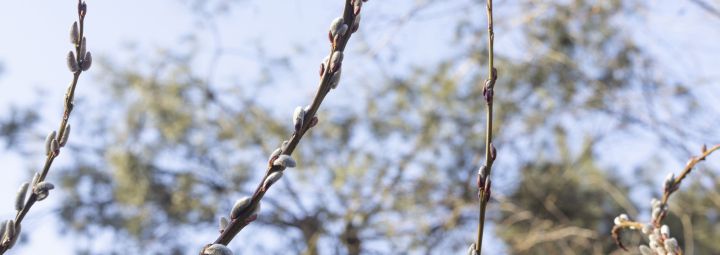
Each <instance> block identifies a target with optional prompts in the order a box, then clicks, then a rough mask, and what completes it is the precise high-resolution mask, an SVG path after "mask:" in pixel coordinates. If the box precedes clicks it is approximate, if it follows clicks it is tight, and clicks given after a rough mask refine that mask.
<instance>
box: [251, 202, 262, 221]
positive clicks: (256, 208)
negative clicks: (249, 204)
mask: <svg viewBox="0 0 720 255" xmlns="http://www.w3.org/2000/svg"><path fill="white" fill-rule="evenodd" d="M260 205H261V203H260V202H258V204H257V206H255V209H253V211H252V212H251V213H250V216H256V217H257V215H258V214H259V213H260ZM248 218H249V217H248Z"/></svg>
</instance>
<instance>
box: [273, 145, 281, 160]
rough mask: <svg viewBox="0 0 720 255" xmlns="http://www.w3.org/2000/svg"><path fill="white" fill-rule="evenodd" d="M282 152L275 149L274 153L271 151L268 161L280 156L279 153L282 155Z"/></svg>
mask: <svg viewBox="0 0 720 255" xmlns="http://www.w3.org/2000/svg"><path fill="white" fill-rule="evenodd" d="M282 151H283V149H282V148H277V149H276V150H275V151H273V153H272V154H270V159H272V158H273V157H275V156H280V153H282Z"/></svg>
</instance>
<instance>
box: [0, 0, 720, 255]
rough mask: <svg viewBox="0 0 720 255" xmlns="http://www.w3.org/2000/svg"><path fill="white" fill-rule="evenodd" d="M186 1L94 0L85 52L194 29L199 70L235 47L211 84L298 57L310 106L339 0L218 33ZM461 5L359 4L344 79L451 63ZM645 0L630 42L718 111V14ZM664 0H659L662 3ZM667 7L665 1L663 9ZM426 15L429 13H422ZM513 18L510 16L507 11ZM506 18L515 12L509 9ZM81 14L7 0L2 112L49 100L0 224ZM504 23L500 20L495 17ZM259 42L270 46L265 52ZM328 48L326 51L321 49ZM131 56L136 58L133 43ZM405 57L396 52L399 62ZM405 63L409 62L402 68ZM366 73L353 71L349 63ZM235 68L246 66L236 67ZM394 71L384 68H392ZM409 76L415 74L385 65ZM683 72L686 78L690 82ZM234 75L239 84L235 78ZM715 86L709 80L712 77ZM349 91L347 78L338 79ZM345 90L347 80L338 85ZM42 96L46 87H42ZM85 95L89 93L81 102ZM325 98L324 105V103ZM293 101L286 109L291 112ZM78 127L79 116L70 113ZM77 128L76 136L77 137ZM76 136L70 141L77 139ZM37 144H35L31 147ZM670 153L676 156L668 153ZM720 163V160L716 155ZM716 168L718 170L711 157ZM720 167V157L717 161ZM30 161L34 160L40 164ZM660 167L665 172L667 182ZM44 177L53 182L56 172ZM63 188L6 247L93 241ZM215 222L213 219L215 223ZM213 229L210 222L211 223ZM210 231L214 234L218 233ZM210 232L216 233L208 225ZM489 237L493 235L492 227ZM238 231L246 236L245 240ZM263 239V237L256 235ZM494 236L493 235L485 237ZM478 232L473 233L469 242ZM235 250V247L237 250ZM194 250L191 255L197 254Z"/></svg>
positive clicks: (116, 50) (115, 58)
mask: <svg viewBox="0 0 720 255" xmlns="http://www.w3.org/2000/svg"><path fill="white" fill-rule="evenodd" d="M181 2H182V1H173V0H157V1H140V0H125V1H92V0H90V1H88V6H89V7H88V16H87V18H86V27H85V36H86V37H87V40H88V50H89V51H91V52H92V53H93V56H94V58H95V59H96V61H99V59H102V58H106V59H108V60H109V61H111V62H114V63H116V64H129V63H132V61H133V59H134V58H136V57H137V56H138V55H143V56H147V57H148V58H151V59H152V58H153V56H157V54H158V49H162V48H169V49H174V50H177V51H180V52H184V50H185V49H187V48H188V47H190V44H189V43H188V42H187V40H185V39H184V38H186V36H187V35H189V34H191V33H193V32H198V31H201V32H199V33H198V35H200V37H199V38H198V41H197V42H199V45H201V50H200V54H199V56H198V59H197V61H195V62H194V65H195V66H197V67H198V68H200V70H203V71H200V72H199V73H205V72H206V71H204V70H206V69H208V67H207V66H208V63H209V62H210V59H211V56H212V52H213V49H214V48H215V47H216V46H217V43H218V42H220V43H221V44H222V46H223V47H225V48H227V52H229V53H228V54H227V55H225V56H223V58H222V59H221V60H220V61H219V62H218V64H217V65H218V67H217V71H216V73H215V74H214V75H213V76H212V82H213V83H216V84H219V85H220V86H223V85H224V86H230V85H232V84H236V82H237V83H240V84H249V83H251V82H253V81H255V80H257V79H258V74H257V73H259V70H258V69H257V68H258V67H257V65H254V64H253V63H254V62H253V61H255V59H257V58H258V57H259V56H261V55H262V56H269V57H282V56H285V55H289V56H291V60H290V61H291V64H292V66H293V68H295V69H294V70H293V71H292V72H289V73H281V74H278V77H279V78H278V80H279V83H281V84H280V85H279V86H280V88H281V89H282V91H283V93H282V94H281V95H279V96H280V98H282V99H283V100H281V101H285V103H286V104H287V106H288V107H285V106H282V107H283V108H279V109H278V110H277V111H278V112H279V113H280V114H286V115H288V114H291V112H292V107H291V106H294V105H304V104H307V102H309V100H310V99H311V97H312V95H313V94H314V92H315V87H316V86H317V66H318V64H319V63H320V61H321V60H322V58H323V57H324V56H325V55H326V54H327V49H328V47H327V38H326V36H325V35H326V33H327V29H328V27H329V24H330V21H331V20H332V19H333V18H335V17H336V16H338V15H339V14H340V13H341V12H342V1H329V0H321V1H274V0H273V1H252V2H243V3H242V4H239V5H238V6H236V7H235V8H233V9H232V12H231V14H229V15H222V16H217V17H216V18H215V19H214V20H215V22H216V24H217V29H218V30H217V31H219V35H220V37H219V38H220V39H219V40H217V39H218V38H217V37H215V34H214V33H212V32H210V31H212V29H207V27H206V25H207V24H209V23H207V21H208V19H201V18H202V16H201V15H199V14H197V13H193V12H192V10H191V8H190V7H189V5H188V4H186V3H181ZM460 2H464V1H448V4H447V5H440V4H436V5H433V6H431V7H429V8H428V9H427V10H425V12H420V14H418V15H416V16H414V17H413V18H415V19H416V20H413V18H411V22H410V23H399V22H400V21H402V20H403V19H402V17H403V15H407V13H408V12H409V11H410V10H411V9H412V7H413V6H415V4H414V1H409V0H403V1H376V0H371V1H369V2H368V3H366V5H365V6H364V7H363V23H362V24H361V29H360V33H359V34H358V35H357V36H354V37H353V38H352V40H351V42H350V44H349V47H348V51H347V53H346V57H345V62H344V63H343V70H344V71H343V80H344V83H342V84H343V85H348V84H350V85H351V84H353V80H358V79H372V78H367V77H372V72H373V71H377V70H373V69H372V68H364V66H363V65H364V64H363V61H369V60H371V59H373V57H375V55H374V54H376V53H377V54H378V56H377V57H378V58H381V59H384V61H387V62H397V63H413V64H415V65H418V66H427V67H432V65H431V63H435V62H436V61H437V60H440V59H443V58H444V56H448V55H451V56H452V55H455V54H458V50H457V49H453V48H452V47H451V46H450V44H449V43H450V42H451V41H452V36H453V34H454V31H453V29H452V26H453V25H454V24H455V23H454V22H455V20H454V18H453V17H452V15H450V14H448V13H449V12H448V11H449V10H450V11H451V10H452V9H453V8H458V7H460V6H462V5H461V4H459V3H460ZM495 2H496V4H495V6H496V7H495V10H496V11H497V12H503V7H504V6H507V7H508V8H506V10H507V9H509V8H512V7H511V6H510V5H511V3H509V2H511V1H495ZM650 2H651V3H648V7H649V8H648V12H647V13H641V14H638V15H639V16H642V17H644V18H645V20H642V19H639V18H637V17H629V18H628V20H627V23H628V25H629V26H636V27H637V29H636V30H634V31H636V32H637V33H633V35H632V36H633V37H634V38H637V40H638V42H640V43H641V44H643V45H645V46H649V47H648V49H649V50H650V51H651V52H652V53H653V55H654V56H656V57H657V58H658V59H659V60H660V63H661V64H662V65H663V66H664V67H666V69H667V70H670V71H673V72H674V73H678V74H679V75H681V76H680V77H679V78H681V79H688V83H690V84H692V83H693V82H694V80H690V79H691V78H696V77H703V78H705V80H703V81H702V82H703V83H705V84H706V85H704V86H703V87H701V88H697V89H696V90H694V91H693V93H700V94H704V95H705V98H706V99H707V102H709V104H710V105H711V107H714V108H715V109H720V107H719V104H718V103H717V102H718V99H720V98H718V95H719V93H718V92H720V89H719V87H720V86H718V85H720V82H717V81H714V80H717V79H718V78H720V71H718V67H720V43H718V42H720V30H718V29H717V28H718V27H720V17H715V16H710V15H709V14H707V13H706V12H704V11H701V10H699V9H698V8H697V7H695V6H694V5H692V4H690V3H689V2H690V1H662V2H663V3H656V1H650ZM658 2H659V1H658ZM660 4H662V5H660ZM423 14H424V15H423ZM478 14H479V15H482V16H478V19H479V20H478V21H477V22H474V23H475V24H485V20H486V18H485V16H484V13H482V12H478ZM506 14H507V13H506ZM506 16H507V15H506ZM76 19H77V12H76V2H75V1H70V0H66V1H57V0H53V1H51V0H44V1H2V2H1V3H0V32H2V34H3V35H2V36H1V37H0V65H2V66H3V67H4V68H3V71H2V73H0V91H2V92H0V117H2V118H5V117H7V116H8V114H9V112H10V107H11V106H30V105H34V104H35V103H37V102H41V103H42V104H41V106H42V109H41V110H40V111H39V112H40V114H41V120H40V122H39V124H38V125H37V127H43V128H44V129H43V130H34V132H35V133H36V134H37V136H36V137H32V138H31V137H28V140H27V141H21V142H23V143H27V144H29V145H33V146H36V147H37V148H36V149H34V151H35V153H34V154H33V155H31V156H30V157H29V159H31V160H28V158H24V157H22V156H21V155H18V154H17V153H14V152H12V151H8V150H6V149H5V148H4V146H3V147H0V162H2V165H1V166H0V173H2V176H3V178H0V194H2V195H0V220H5V219H11V218H14V216H15V211H14V209H13V207H12V205H13V198H14V194H15V192H16V190H17V187H18V186H19V185H20V183H22V182H26V181H29V180H30V176H31V174H30V172H29V171H28V169H38V170H37V171H39V170H40V169H41V167H42V164H43V163H44V157H42V153H43V148H42V144H43V140H44V136H45V135H46V134H47V133H49V132H50V131H51V130H52V129H56V128H57V127H58V126H59V124H60V121H61V119H60V117H61V114H62V97H63V94H64V90H65V88H66V86H67V84H68V83H69V82H70V81H71V79H72V74H71V73H70V72H69V71H68V70H67V67H66V64H65V55H66V54H67V52H68V51H69V50H71V48H72V46H71V45H70V43H69V42H68V41H69V39H68V32H69V28H70V25H71V24H72V22H73V21H75V20H76ZM496 22H500V23H501V22H502V21H496ZM513 22H518V20H510V21H509V22H508V23H509V24H505V28H507V29H516V27H514V26H513ZM497 29H498V28H496V38H497V42H498V43H497V44H496V51H503V47H502V46H503V45H508V48H509V49H508V50H507V52H509V53H508V55H515V56H518V57H521V56H522V53H521V52H514V51H513V49H512V48H513V47H512V45H513V44H514V43H517V41H514V40H518V39H521V38H512V37H511V36H506V35H510V34H512V33H510V32H508V33H505V31H502V30H497ZM258 45H262V49H263V50H262V51H259V50H258V49H259V48H258ZM318 45H321V46H318ZM128 48H132V49H134V52H133V53H132V54H128V52H130V51H128V50H127V49H128ZM394 54H397V55H398V56H400V57H397V59H392V56H393V55H394ZM397 66H402V65H397ZM353 68H355V70H358V71H357V72H355V73H353V72H350V71H348V70H354V69H353ZM238 70H242V71H241V72H238ZM93 71H96V70H94V69H91V70H90V71H89V72H87V73H83V75H82V76H81V77H80V82H79V85H78V91H79V92H78V99H83V100H87V101H92V100H93V95H99V94H100V93H103V92H102V91H100V90H99V89H97V88H98V87H99V86H98V83H97V80H98V78H99V77H97V75H98V72H93ZM385 71H388V70H385ZM389 71H390V72H392V71H397V72H407V71H408V70H407V69H395V70H389ZM683 75H684V77H683ZM229 81H232V82H229ZM708 81H710V82H708ZM341 86H342V85H341ZM341 88H342V87H341ZM38 91H40V92H41V93H40V94H38V93H37V92H38ZM351 91H352V90H345V91H343V90H339V92H337V94H336V95H333V96H332V97H329V98H328V100H327V102H326V104H327V105H333V104H342V103H343V100H345V99H344V98H347V97H352V93H351ZM76 101H78V102H81V101H82V100H76ZM326 104H323V106H326ZM285 108H287V109H285ZM86 111H92V109H88V108H84V107H83V105H82V104H79V105H78V104H76V108H75V110H74V111H73V115H75V114H83V113H84V112H86ZM71 123H73V122H72V118H71ZM73 132H78V133H79V134H80V135H82V127H74V128H73ZM74 134H76V135H77V133H74ZM636 139H637V140H638V141H637V142H639V143H640V145H636V144H637V142H635V141H626V142H623V143H621V145H624V146H622V147H621V148H617V149H615V150H614V151H613V152H608V153H607V154H603V155H601V156H602V157H601V158H602V159H604V160H603V164H606V166H608V167H617V168H618V169H619V170H621V171H622V172H624V173H628V172H629V171H631V170H632V169H633V168H634V167H635V165H633V164H624V163H621V162H618V161H617V160H616V158H617V157H615V156H616V155H623V157H624V158H626V160H624V161H623V162H625V163H627V162H640V161H643V160H646V159H647V157H650V156H651V155H650V154H649V153H647V151H643V150H642V149H638V148H648V147H652V146H653V144H654V143H655V142H657V141H653V140H652V138H647V137H639V138H636ZM708 139H709V140H708V141H707V142H708V143H713V142H714V143H717V142H720V139H717V138H716V137H708ZM70 143H72V139H71V141H70ZM25 147H27V148H29V146H25ZM668 156H669V157H673V158H677V157H674V156H671V155H668ZM719 158H720V157H719ZM712 161H713V160H709V161H708V164H713V165H715V166H717V165H720V164H717V163H712ZM716 161H717V162H720V159H718V160H716ZM33 162H34V163H33ZM69 163H70V160H69V157H68V156H65V155H61V156H60V157H59V158H58V159H57V160H55V163H54V164H53V168H56V167H61V166H64V165H68V164H69ZM683 164H684V161H680V160H678V161H677V162H675V163H674V164H673V163H671V164H669V165H667V166H666V167H667V168H668V169H666V170H663V171H669V170H670V169H679V168H680V167H681V166H682V165H683ZM663 177H664V174H662V175H658V177H657V178H656V181H657V182H660V181H661V180H662V179H663ZM48 180H50V181H53V172H52V170H51V171H50V174H49V177H48ZM61 196H62V191H61V190H55V191H54V192H52V194H51V196H50V197H49V199H47V200H45V201H42V202H39V203H37V204H36V205H35V206H33V208H32V210H31V211H30V212H29V214H28V216H27V217H26V218H25V220H24V221H23V234H24V235H23V236H22V237H21V240H20V242H21V243H20V244H19V245H18V246H16V248H14V249H13V250H11V251H9V252H8V254H44V253H48V252H52V254H73V253H74V247H80V246H87V243H86V242H87V241H86V240H85V239H83V238H78V237H77V236H74V235H73V234H71V233H63V234H61V233H60V229H59V226H60V225H59V224H58V223H57V221H58V219H57V216H56V214H55V212H54V211H53V210H54V209H55V208H57V206H58V203H59V201H61V200H62V199H61ZM213 226H214V225H213ZM213 230H214V229H213ZM210 232H214V231H210ZM206 233H209V232H206ZM487 233H488V234H486V238H494V235H493V234H492V233H493V232H492V230H489V231H488V232H487ZM101 236H103V238H101V239H100V240H99V241H98V242H96V243H94V244H92V245H93V246H95V247H102V243H101V242H104V241H111V240H110V239H109V238H110V236H109V235H101ZM215 237H216V235H203V236H199V237H198V239H206V240H207V241H208V242H211V241H212V240H214V238H215ZM238 238H240V236H239V237H238ZM255 240H257V238H256V239H255ZM486 240H488V239H486ZM470 242H472V239H471V238H470V237H469V238H468V243H470ZM487 243H490V247H488V248H489V249H490V251H493V250H494V251H498V250H502V247H499V245H493V244H492V243H499V240H496V242H487ZM230 247H231V248H233V250H235V249H234V246H233V245H231V246H230ZM196 253H197V251H191V252H189V253H188V254H196Z"/></svg>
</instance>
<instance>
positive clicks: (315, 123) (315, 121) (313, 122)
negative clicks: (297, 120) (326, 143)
mask: <svg viewBox="0 0 720 255" xmlns="http://www.w3.org/2000/svg"><path fill="white" fill-rule="evenodd" d="M317 124H318V118H317V117H313V118H312V119H311V120H310V127H314V126H315V125H317Z"/></svg>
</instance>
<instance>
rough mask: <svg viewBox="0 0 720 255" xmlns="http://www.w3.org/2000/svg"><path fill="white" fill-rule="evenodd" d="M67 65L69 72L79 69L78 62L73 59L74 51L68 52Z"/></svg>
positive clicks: (75, 71)
mask: <svg viewBox="0 0 720 255" xmlns="http://www.w3.org/2000/svg"><path fill="white" fill-rule="evenodd" d="M67 66H68V69H70V72H73V73H77V72H79V71H80V66H78V62H77V60H76V59H75V53H73V52H72V51H70V52H68V55H67Z"/></svg>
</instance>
